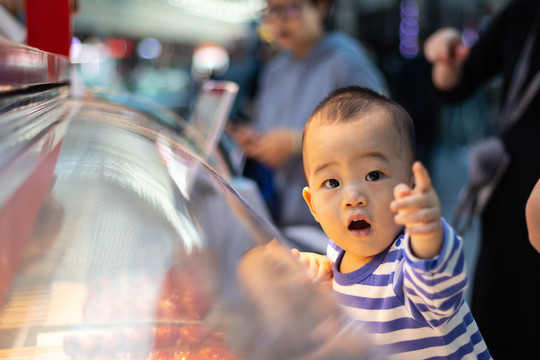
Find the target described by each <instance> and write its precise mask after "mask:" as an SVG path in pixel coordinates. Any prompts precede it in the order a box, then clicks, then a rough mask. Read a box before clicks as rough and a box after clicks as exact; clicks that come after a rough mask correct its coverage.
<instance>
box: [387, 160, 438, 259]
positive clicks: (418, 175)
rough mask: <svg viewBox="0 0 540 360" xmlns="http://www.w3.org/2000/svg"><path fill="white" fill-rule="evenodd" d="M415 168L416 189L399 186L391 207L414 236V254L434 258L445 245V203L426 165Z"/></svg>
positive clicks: (414, 165)
mask: <svg viewBox="0 0 540 360" xmlns="http://www.w3.org/2000/svg"><path fill="white" fill-rule="evenodd" d="M412 170H413V174H414V183H415V186H414V188H413V189H411V188H410V187H409V186H407V185H405V184H399V185H397V186H396V187H395V188H394V198H395V200H394V201H392V203H390V208H391V209H392V211H396V212H397V214H396V216H395V218H394V219H395V221H396V223H397V224H400V225H405V231H406V232H407V233H408V234H409V235H410V236H411V248H412V249H411V250H412V251H413V253H414V255H415V256H417V257H419V258H422V259H430V258H433V257H434V256H436V255H438V254H439V252H440V250H441V247H442V231H443V230H442V225H441V206H440V203H439V198H438V196H437V193H436V192H435V189H433V186H432V184H431V179H430V177H429V174H428V172H427V170H426V168H425V167H424V166H423V165H422V164H421V163H420V162H418V161H417V162H415V163H414V164H413V167H412Z"/></svg>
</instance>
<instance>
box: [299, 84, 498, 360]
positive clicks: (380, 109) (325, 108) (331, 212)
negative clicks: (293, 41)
mask: <svg viewBox="0 0 540 360" xmlns="http://www.w3.org/2000/svg"><path fill="white" fill-rule="evenodd" d="M303 153H304V171H305V174H306V178H307V182H308V185H307V186H306V187H305V188H304V190H303V196H304V199H305V201H306V203H307V204H308V206H309V209H310V210H311V213H312V214H313V217H314V218H315V219H316V220H317V221H318V222H319V223H320V224H321V226H322V228H323V229H324V231H325V232H326V234H327V235H328V237H329V238H330V239H331V240H330V241H329V243H328V251H327V256H323V255H320V254H315V253H306V252H298V251H293V252H296V254H297V255H298V257H299V260H300V262H301V263H304V264H305V265H306V266H307V268H308V273H310V274H311V275H312V276H313V277H314V278H315V280H320V281H327V280H329V279H330V278H333V282H332V290H333V293H334V295H335V297H336V298H337V300H338V302H340V303H341V304H342V305H343V306H344V307H345V309H346V310H347V312H348V313H349V315H350V316H351V317H352V318H354V319H355V320H357V321H358V322H359V323H362V324H365V327H364V330H365V331H366V332H368V333H370V334H373V335H374V341H375V342H376V344H380V345H384V346H385V347H389V349H387V351H388V352H389V353H390V354H391V355H392V357H391V358H398V359H426V358H440V359H443V358H444V359H473V358H474V359H491V356H490V354H489V351H488V349H487V347H486V344H485V343H484V341H483V339H482V335H481V334H480V331H479V330H478V327H477V326H476V323H475V321H474V319H473V317H472V316H471V313H470V310H469V307H468V306H467V303H466V302H465V300H464V292H465V288H466V286H467V276H466V270H465V264H464V263H465V256H464V253H463V244H462V240H461V238H460V237H459V236H458V235H457V234H456V233H455V231H454V230H453V229H452V228H451V227H450V226H449V225H448V224H447V223H446V222H445V221H444V220H443V219H442V218H441V207H440V202H439V199H438V196H437V194H436V192H435V190H434V188H433V186H432V184H431V180H430V177H429V175H428V172H427V170H426V169H425V167H424V166H423V165H422V164H421V163H420V162H417V161H416V162H415V158H416V155H415V145H414V125H413V121H412V119H411V117H410V116H409V114H408V113H407V112H406V111H405V110H404V109H403V108H402V107H401V106H399V105H398V104H397V103H395V102H393V101H391V100H389V99H388V98H386V97H384V96H382V95H380V94H377V93H375V92H373V91H370V90H367V89H365V88H361V87H346V88H342V89H338V90H335V91H333V92H332V93H330V95H329V96H328V97H327V98H326V99H325V100H323V101H322V102H321V103H320V105H319V106H318V107H317V108H316V109H315V111H314V112H313V115H312V116H311V117H310V119H309V120H308V122H307V124H306V127H305V130H304V143H303ZM396 213H397V214H396Z"/></svg>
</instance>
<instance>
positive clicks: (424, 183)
mask: <svg viewBox="0 0 540 360" xmlns="http://www.w3.org/2000/svg"><path fill="white" fill-rule="evenodd" d="M412 170H413V174H414V183H415V186H414V189H413V190H415V191H420V192H428V191H429V190H431V186H432V185H431V178H430V177H429V174H428V172H427V170H426V168H425V167H424V165H422V163H421V162H419V161H416V162H415V163H414V164H413V167H412Z"/></svg>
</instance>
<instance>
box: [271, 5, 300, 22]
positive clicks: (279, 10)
mask: <svg viewBox="0 0 540 360" xmlns="http://www.w3.org/2000/svg"><path fill="white" fill-rule="evenodd" d="M301 13H302V5H300V4H292V5H287V6H269V7H267V8H266V9H264V10H263V17H264V18H265V19H266V20H276V19H282V20H293V19H298V18H299V17H300V14H301Z"/></svg>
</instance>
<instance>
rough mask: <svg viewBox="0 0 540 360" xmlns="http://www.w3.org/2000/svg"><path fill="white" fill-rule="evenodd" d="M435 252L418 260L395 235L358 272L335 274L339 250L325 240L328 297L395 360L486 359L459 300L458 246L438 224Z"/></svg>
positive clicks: (463, 281) (462, 285) (462, 284)
mask: <svg viewBox="0 0 540 360" xmlns="http://www.w3.org/2000/svg"><path fill="white" fill-rule="evenodd" d="M442 224H443V228H444V236H443V247H442V249H441V253H440V254H439V255H438V256H436V257H435V258H433V259H427V260H424V259H418V258H416V257H415V256H414V255H413V254H412V252H411V251H410V246H409V237H408V236H406V235H403V234H401V235H400V236H398V238H397V239H396V240H395V241H394V243H393V244H392V245H391V246H390V247H389V248H388V249H386V250H385V251H383V252H381V253H380V254H378V255H377V256H375V257H374V258H373V259H372V260H371V261H370V262H369V263H368V264H366V265H365V266H363V267H362V268H360V269H358V270H356V271H354V272H351V273H347V274H343V273H340V272H339V271H338V269H339V264H340V263H341V259H342V257H343V254H344V251H343V250H342V249H341V248H339V246H337V245H336V244H335V243H334V242H332V241H330V242H329V244H328V249H327V256H328V257H329V258H330V259H331V260H332V261H334V282H333V292H334V294H335V296H336V297H337V299H338V301H339V302H340V303H341V304H342V306H343V307H344V308H345V309H346V311H347V313H348V314H349V316H350V317H351V318H352V319H354V320H355V321H358V322H359V323H360V324H361V325H362V327H363V328H364V329H365V330H367V331H368V332H369V333H371V334H372V335H373V338H374V341H375V342H376V343H377V344H378V345H382V346H384V347H385V348H387V349H386V351H389V352H390V353H391V354H392V355H391V356H390V358H396V359H415V360H418V359H491V356H490V354H489V351H488V349H487V347H486V344H485V342H484V340H483V338H482V335H481V334H480V331H479V330H478V327H477V326H476V322H475V321H474V319H473V317H472V315H471V312H470V310H469V307H468V306H467V303H466V302H465V300H464V299H463V295H464V292H465V289H466V287H467V275H466V269H465V257H464V254H463V247H462V241H461V238H460V237H459V236H457V234H456V233H455V232H454V230H453V229H452V228H451V227H450V226H449V225H448V224H447V223H446V222H445V221H444V220H442Z"/></svg>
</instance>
